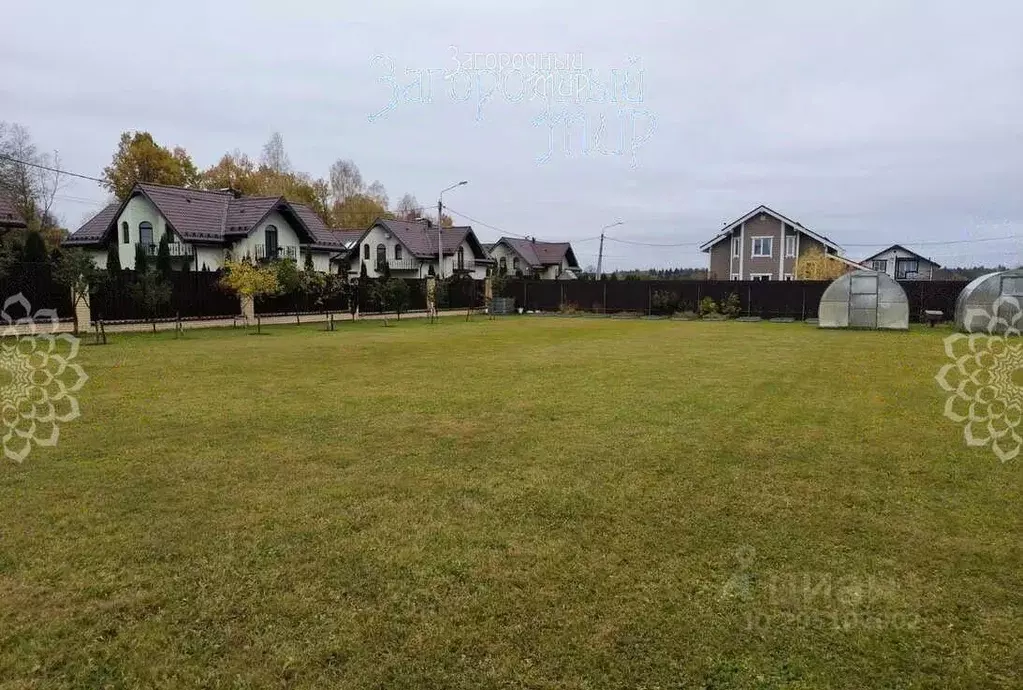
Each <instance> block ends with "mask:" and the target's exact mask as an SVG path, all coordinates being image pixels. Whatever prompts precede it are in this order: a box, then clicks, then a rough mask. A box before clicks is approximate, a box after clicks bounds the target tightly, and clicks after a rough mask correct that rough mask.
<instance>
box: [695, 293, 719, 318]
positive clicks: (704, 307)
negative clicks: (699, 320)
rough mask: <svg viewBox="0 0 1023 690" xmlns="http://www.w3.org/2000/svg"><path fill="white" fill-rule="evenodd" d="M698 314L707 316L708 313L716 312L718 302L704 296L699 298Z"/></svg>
mask: <svg viewBox="0 0 1023 690" xmlns="http://www.w3.org/2000/svg"><path fill="white" fill-rule="evenodd" d="M699 311H700V316H707V315H709V314H717V313H718V303H717V302H715V301H714V300H713V299H712V298H710V297H704V298H703V299H701V300H700V307H699Z"/></svg>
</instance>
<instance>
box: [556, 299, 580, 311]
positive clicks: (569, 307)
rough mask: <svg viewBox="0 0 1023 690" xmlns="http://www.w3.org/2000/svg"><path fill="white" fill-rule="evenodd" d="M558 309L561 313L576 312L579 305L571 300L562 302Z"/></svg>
mask: <svg viewBox="0 0 1023 690" xmlns="http://www.w3.org/2000/svg"><path fill="white" fill-rule="evenodd" d="M558 311H560V312H561V313H562V314H576V313H578V311H579V305H577V304H575V303H573V302H562V303H561V307H560V308H559V309H558Z"/></svg>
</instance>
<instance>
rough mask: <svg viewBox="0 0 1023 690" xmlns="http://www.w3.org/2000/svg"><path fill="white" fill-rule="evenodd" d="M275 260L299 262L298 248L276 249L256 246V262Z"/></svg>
mask: <svg viewBox="0 0 1023 690" xmlns="http://www.w3.org/2000/svg"><path fill="white" fill-rule="evenodd" d="M275 259H292V260H294V261H297V260H298V247H295V246H289V247H274V246H269V247H268V246H266V245H265V244H257V245H256V261H273V260H275Z"/></svg>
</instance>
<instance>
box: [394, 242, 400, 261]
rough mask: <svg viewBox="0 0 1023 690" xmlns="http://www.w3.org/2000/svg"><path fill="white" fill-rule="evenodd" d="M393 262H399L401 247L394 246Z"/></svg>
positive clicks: (398, 245)
mask: <svg viewBox="0 0 1023 690" xmlns="http://www.w3.org/2000/svg"><path fill="white" fill-rule="evenodd" d="M394 260H395V261H401V245H400V244H396V245H394Z"/></svg>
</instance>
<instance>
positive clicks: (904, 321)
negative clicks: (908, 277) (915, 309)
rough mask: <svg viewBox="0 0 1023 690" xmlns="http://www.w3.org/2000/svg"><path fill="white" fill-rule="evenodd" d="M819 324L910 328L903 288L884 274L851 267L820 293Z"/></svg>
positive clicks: (823, 326) (897, 328) (907, 302)
mask: <svg viewBox="0 0 1023 690" xmlns="http://www.w3.org/2000/svg"><path fill="white" fill-rule="evenodd" d="M817 317H818V325H819V326H820V327H821V328H873V329H887V330H903V331H904V330H906V329H908V328H909V300H908V299H906V292H905V291H904V290H903V289H902V286H900V285H899V284H898V283H896V282H895V281H894V280H892V279H891V278H890V277H889V276H888V275H887V274H885V273H880V272H878V271H853V272H851V273H846V274H845V275H843V276H839V277H838V278H837V279H836V280H835V281H834V282H833V283H831V285H829V286H828V289H827V290H825V291H824V295H823V296H821V303H820V307H819V308H818V312H817Z"/></svg>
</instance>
